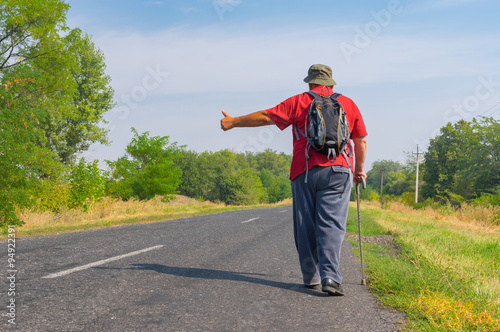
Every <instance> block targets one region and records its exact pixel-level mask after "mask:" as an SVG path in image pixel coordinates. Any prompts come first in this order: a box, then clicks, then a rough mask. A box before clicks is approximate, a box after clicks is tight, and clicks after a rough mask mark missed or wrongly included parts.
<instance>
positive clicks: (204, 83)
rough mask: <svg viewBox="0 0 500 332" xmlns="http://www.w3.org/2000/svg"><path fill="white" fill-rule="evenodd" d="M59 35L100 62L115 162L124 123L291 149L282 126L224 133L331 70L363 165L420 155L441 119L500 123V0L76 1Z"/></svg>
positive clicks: (101, 154) (236, 144) (191, 139)
mask: <svg viewBox="0 0 500 332" xmlns="http://www.w3.org/2000/svg"><path fill="white" fill-rule="evenodd" d="M69 4H70V5H71V9H70V10H69V12H68V25H69V26H70V27H79V28H81V29H83V30H84V31H86V32H88V33H90V34H91V35H92V36H93V40H94V42H95V43H96V46H97V47H99V48H100V49H101V50H102V51H103V52H104V55H105V57H106V64H107V73H108V74H109V75H110V76H111V78H112V86H113V88H114V89H115V100H116V103H117V105H116V107H115V108H114V109H113V110H111V111H110V112H109V113H108V114H107V115H106V119H107V120H108V121H109V124H108V128H109V129H110V133H109V137H110V139H111V140H112V141H113V143H112V144H111V146H101V145H96V146H93V147H92V148H91V150H89V151H88V152H86V153H85V154H84V156H85V157H86V158H90V159H99V160H101V161H103V160H104V159H109V160H114V159H116V158H118V157H120V156H122V155H123V154H124V151H125V147H126V145H127V144H128V143H129V142H130V139H131V138H132V134H131V131H130V128H131V127H135V128H136V129H137V130H138V131H139V132H144V131H149V132H150V133H151V135H161V136H170V138H171V140H172V141H176V142H178V143H179V144H181V145H187V148H188V149H191V150H196V151H199V152H201V151H205V150H209V151H217V150H220V149H225V148H228V149H233V150H234V151H237V152H242V151H262V150H264V149H265V148H271V149H273V150H277V151H280V152H281V151H282V152H285V153H289V154H290V153H291V151H292V150H291V145H292V133H291V130H290V129H287V130H285V131H284V132H280V131H279V130H278V129H276V128H274V127H262V128H252V129H249V128H245V129H235V130H232V131H229V132H223V131H221V130H220V125H219V122H220V118H221V110H222V109H224V110H226V112H228V113H229V114H230V115H233V116H238V115H243V114H246V113H250V112H254V111H258V110H261V109H267V108H270V107H273V106H275V105H276V104H278V103H279V102H281V101H282V100H284V99H286V98H287V97H289V96H292V95H295V94H298V93H301V92H303V91H305V90H306V89H307V86H306V84H305V83H303V81H302V80H303V78H304V77H305V76H306V75H307V69H308V68H309V66H310V65H312V64H314V63H324V64H327V65H329V66H331V67H332V69H333V76H334V79H335V80H336V81H337V86H336V87H335V90H336V91H337V92H339V93H342V94H344V95H346V96H348V97H350V98H352V99H353V100H354V101H355V102H356V104H357V105H358V107H359V108H360V110H361V113H362V114H363V117H364V119H365V123H366V126H367V130H368V144H369V150H368V155H367V164H366V167H367V169H369V168H370V165H371V164H372V163H373V162H374V161H376V160H379V159H391V160H398V161H404V160H405V159H406V155H405V152H410V153H411V152H415V151H416V146H417V144H418V145H419V147H420V150H421V151H422V150H425V148H426V146H427V145H428V143H429V139H430V138H432V137H434V136H435V135H437V134H438V133H439V129H440V128H441V127H442V126H443V125H445V124H446V123H447V122H449V121H451V122H456V121H458V120H459V119H465V120H471V119H472V118H473V117H477V116H479V115H491V116H494V117H495V118H497V119H498V118H500V63H499V61H498V54H500V24H499V23H498V18H497V13H498V12H499V11H500V2H498V1H488V0H455V1H452V0H437V1H426V0H424V1H411V0H400V1H399V0H390V1H378V0H377V1H355V2H354V1H352V2H348V1H309V2H308V1H298V0H293V1H290V0H289V1H281V0H278V1H261V0H254V1H250V0H193V1H177V0H163V1H161V0H157V1H155V0H147V1H146V0H145V1H141V0H136V1H132V0H126V1H110V0H99V1H96V0H71V1H69Z"/></svg>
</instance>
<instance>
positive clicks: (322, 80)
mask: <svg viewBox="0 0 500 332" xmlns="http://www.w3.org/2000/svg"><path fill="white" fill-rule="evenodd" d="M304 82H306V83H312V84H318V85H336V84H337V82H335V80H334V79H333V78H327V77H317V76H307V77H306V78H304Z"/></svg>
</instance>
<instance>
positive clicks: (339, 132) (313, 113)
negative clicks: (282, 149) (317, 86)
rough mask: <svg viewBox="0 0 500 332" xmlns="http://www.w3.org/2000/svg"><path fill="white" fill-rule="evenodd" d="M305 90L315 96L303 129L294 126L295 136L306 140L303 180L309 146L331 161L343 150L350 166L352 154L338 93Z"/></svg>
mask: <svg viewBox="0 0 500 332" xmlns="http://www.w3.org/2000/svg"><path fill="white" fill-rule="evenodd" d="M307 93H308V94H310V95H311V96H312V97H313V98H314V99H313V100H312V102H311V107H310V108H309V112H308V113H307V115H306V121H305V124H304V131H302V130H300V128H299V127H297V126H294V129H295V135H296V137H297V140H300V135H299V133H300V134H301V135H302V136H303V137H304V138H305V139H306V140H307V144H306V178H305V183H307V173H308V171H309V168H308V163H307V161H308V159H309V158H310V157H311V156H310V155H309V152H310V151H311V149H313V150H314V151H316V152H319V153H322V154H324V155H327V156H328V159H330V157H331V159H330V162H332V163H334V162H335V161H336V160H337V156H339V155H341V154H342V155H343V156H344V157H345V159H346V161H347V164H348V165H349V168H351V163H350V161H349V157H352V147H351V143H350V136H351V132H350V130H349V124H348V123H347V117H346V113H345V111H344V108H343V107H342V105H341V104H340V102H339V101H338V100H337V98H338V97H339V96H340V94H339V93H334V94H332V95H329V96H323V95H320V94H318V93H316V92H315V91H308V92H307ZM347 147H349V155H347V154H346V150H347Z"/></svg>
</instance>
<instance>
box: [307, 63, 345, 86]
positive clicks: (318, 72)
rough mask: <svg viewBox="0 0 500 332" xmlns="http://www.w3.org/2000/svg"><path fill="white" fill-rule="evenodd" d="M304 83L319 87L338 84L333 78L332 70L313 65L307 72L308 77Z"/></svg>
mask: <svg viewBox="0 0 500 332" xmlns="http://www.w3.org/2000/svg"><path fill="white" fill-rule="evenodd" d="M304 82H306V83H314V84H319V85H335V84H337V83H336V82H335V81H334V80H333V78H332V68H330V67H328V66H326V65H312V66H311V67H310V68H309V71H308V72H307V77H306V78H304Z"/></svg>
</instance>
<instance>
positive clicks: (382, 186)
mask: <svg viewBox="0 0 500 332" xmlns="http://www.w3.org/2000/svg"><path fill="white" fill-rule="evenodd" d="M384 171H385V170H384V169H382V176H381V178H380V198H382V194H383V193H384Z"/></svg>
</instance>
